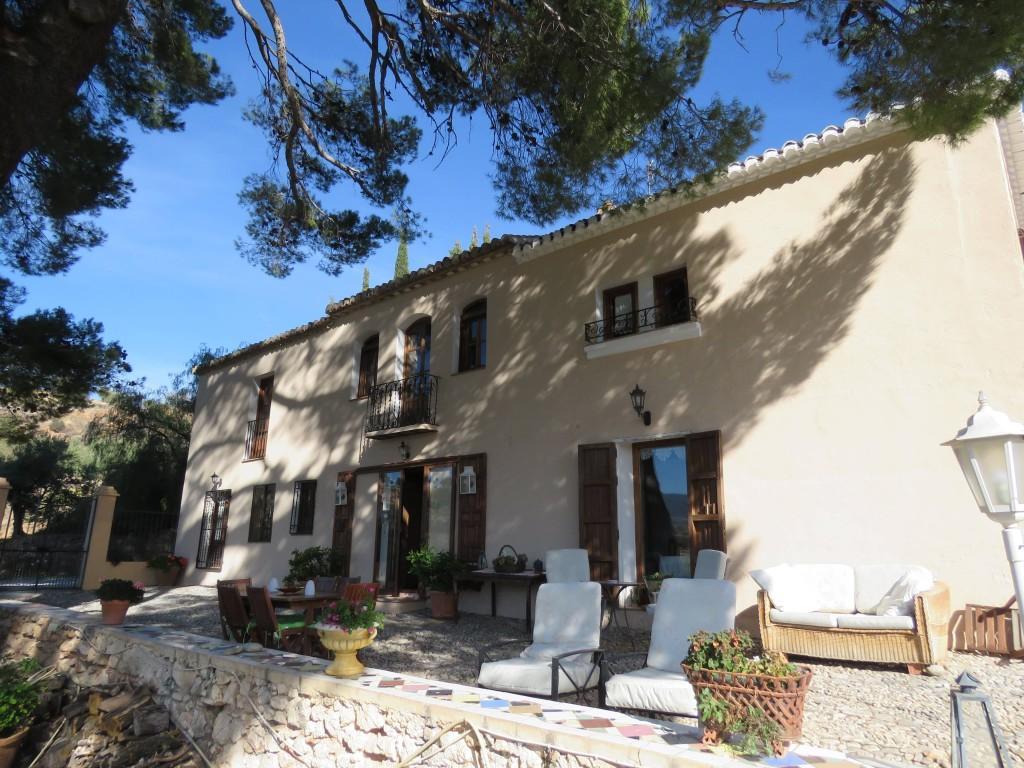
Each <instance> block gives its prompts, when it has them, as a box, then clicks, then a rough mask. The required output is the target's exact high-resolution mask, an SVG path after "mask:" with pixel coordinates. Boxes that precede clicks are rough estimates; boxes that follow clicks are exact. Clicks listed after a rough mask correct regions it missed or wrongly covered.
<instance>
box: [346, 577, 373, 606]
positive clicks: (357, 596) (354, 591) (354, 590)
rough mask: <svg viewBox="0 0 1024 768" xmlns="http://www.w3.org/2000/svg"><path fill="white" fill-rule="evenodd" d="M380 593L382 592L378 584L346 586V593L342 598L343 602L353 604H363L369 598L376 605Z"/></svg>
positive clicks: (364, 583)
mask: <svg viewBox="0 0 1024 768" xmlns="http://www.w3.org/2000/svg"><path fill="white" fill-rule="evenodd" d="M378 592H380V584H378V583H376V582H359V583H356V584H346V585H345V589H344V591H343V592H342V593H341V598H342V600H347V601H348V602H350V603H352V604H356V603H361V602H363V601H364V600H365V599H366V598H367V597H369V598H370V601H371V603H373V604H376V602H377V593H378Z"/></svg>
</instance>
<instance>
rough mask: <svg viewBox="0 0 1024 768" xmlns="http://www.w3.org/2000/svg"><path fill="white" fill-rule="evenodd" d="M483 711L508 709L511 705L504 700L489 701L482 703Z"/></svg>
mask: <svg viewBox="0 0 1024 768" xmlns="http://www.w3.org/2000/svg"><path fill="white" fill-rule="evenodd" d="M480 706H481V707H482V708H483V709H508V708H509V703H508V702H507V701H505V700H504V699H487V700H485V701H481V702H480Z"/></svg>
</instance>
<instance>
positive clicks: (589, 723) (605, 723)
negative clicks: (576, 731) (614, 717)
mask: <svg viewBox="0 0 1024 768" xmlns="http://www.w3.org/2000/svg"><path fill="white" fill-rule="evenodd" d="M579 724H580V728H611V727H612V721H611V720H609V719H608V718H606V717H590V718H587V719H585V720H580V721H579Z"/></svg>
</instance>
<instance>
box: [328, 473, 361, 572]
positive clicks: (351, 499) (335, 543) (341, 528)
mask: <svg viewBox="0 0 1024 768" xmlns="http://www.w3.org/2000/svg"><path fill="white" fill-rule="evenodd" d="M338 482H339V483H344V484H345V489H346V494H345V498H346V502H345V503H344V504H335V505H334V531H333V533H332V535H331V547H332V548H334V549H336V550H337V551H338V552H340V553H341V559H342V561H343V562H344V573H342V574H341V575H343V576H349V575H350V574H349V567H350V566H351V564H352V520H353V518H354V517H355V515H354V514H353V513H354V511H355V505H356V476H355V473H354V472H339V473H338Z"/></svg>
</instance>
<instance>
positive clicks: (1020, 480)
mask: <svg viewBox="0 0 1024 768" xmlns="http://www.w3.org/2000/svg"><path fill="white" fill-rule="evenodd" d="M1010 447H1011V448H1012V449H1013V471H1014V473H1015V474H1016V475H1017V502H1018V509H1019V508H1020V506H1021V505H1022V504H1024V439H1022V438H1019V437H1018V438H1014V439H1013V440H1011V441H1010ZM1015 511H1016V510H1015Z"/></svg>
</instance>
